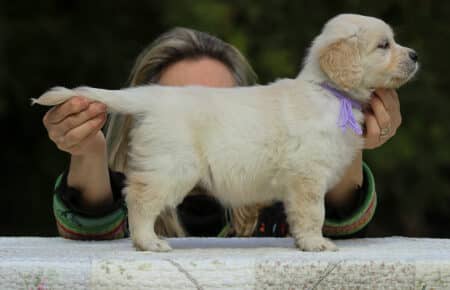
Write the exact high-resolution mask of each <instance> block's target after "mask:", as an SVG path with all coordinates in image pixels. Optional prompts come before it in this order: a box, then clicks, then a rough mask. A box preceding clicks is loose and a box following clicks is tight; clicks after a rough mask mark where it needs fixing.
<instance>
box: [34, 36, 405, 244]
mask: <svg viewBox="0 0 450 290" xmlns="http://www.w3.org/2000/svg"><path fill="white" fill-rule="evenodd" d="M148 83H158V84H160V85H170V86H185V85H204V86H212V87H232V86H250V85H253V84H255V83H256V75H255V73H254V72H253V70H252V68H251V67H250V65H249V64H248V62H247V61H246V59H245V58H244V57H243V56H242V55H241V54H240V53H239V51H238V50H237V49H236V48H234V47H233V46H231V45H229V44H227V43H225V42H223V41H222V40H220V39H218V38H216V37H214V36H211V35H209V34H207V33H204V32H199V31H195V30H191V29H185V28H176V29H173V30H171V31H169V32H166V33H164V34H163V35H161V36H160V37H159V38H157V39H156V40H155V41H154V42H153V43H152V44H151V45H150V46H149V47H148V48H147V49H145V50H144V51H143V52H142V53H141V54H140V55H139V57H138V58H137V60H136V63H135V65H134V68H133V70H132V72H131V75H130V85H131V86H138V85H143V84H148ZM365 116H366V122H365V127H366V130H365V135H364V137H365V147H366V149H372V148H376V147H378V146H380V145H382V144H383V143H385V142H386V141H387V140H388V139H390V138H391V137H392V136H393V135H394V134H395V131H396V129H397V128H398V127H399V125H400V122H401V115H400V107H399V102H398V96H397V94H396V92H395V91H393V90H378V91H376V93H375V96H374V97H373V98H372V101H371V103H370V108H369V109H368V110H367V111H366V112H365ZM106 119H107V118H106V107H105V105H104V104H101V103H98V102H92V101H89V100H87V99H86V98H83V97H74V98H71V99H70V100H68V101H66V102H65V103H63V104H61V105H59V106H56V107H53V108H52V109H50V110H49V111H48V112H47V113H46V114H45V116H44V118H43V123H44V125H45V127H46V128H47V130H48V134H49V137H50V139H51V140H52V141H53V142H54V143H55V144H56V145H57V147H58V148H59V149H60V150H62V151H65V152H68V153H69V154H70V155H71V159H70V166H69V169H68V170H67V171H65V172H64V173H63V174H62V175H60V176H59V177H58V179H57V182H56V185H55V194H54V196H53V209H54V215H55V218H56V223H57V229H58V232H59V234H60V235H61V236H63V237H65V238H70V239H94V240H95V239H98V240H100V239H114V238H122V237H126V236H128V235H129V232H128V229H127V210H126V204H125V202H124V197H123V196H122V193H121V189H122V188H123V187H124V182H125V176H124V175H123V174H122V173H121V172H124V170H125V168H126V166H127V149H128V135H129V132H130V128H131V127H132V126H131V124H132V122H133V119H132V117H131V116H128V115H118V114H111V115H110V116H109V121H108V125H107V130H106V137H105V135H104V133H103V132H102V130H101V129H102V127H103V126H104V125H105V123H106ZM375 207H376V193H375V188H374V180H373V176H372V174H371V172H370V169H369V167H368V166H367V165H366V164H364V163H363V162H362V152H359V153H358V157H357V158H356V159H355V160H354V161H353V163H352V164H351V165H350V166H349V168H348V169H347V171H346V172H345V173H344V175H343V178H342V180H341V181H340V182H339V183H338V184H337V185H336V186H335V188H333V189H332V190H330V191H329V192H328V193H327V194H326V221H325V225H324V227H323V233H324V235H326V236H329V237H344V236H351V235H355V233H357V232H359V233H362V231H361V230H362V229H363V228H364V227H365V226H366V225H367V224H368V223H369V222H370V220H371V218H372V216H373V214H374V211H375ZM155 231H156V233H157V234H159V235H162V236H166V237H175V236H177V237H179V236H221V237H225V236H277V237H283V236H287V235H289V228H288V225H287V223H286V216H285V214H284V208H283V204H282V203H281V202H276V203H274V204H255V205H251V206H245V207H241V208H224V207H223V206H222V205H221V204H220V203H219V202H218V201H217V200H215V199H214V198H213V197H212V196H211V195H208V193H207V192H205V190H204V189H202V188H200V187H196V188H194V189H193V190H192V192H191V193H190V194H189V195H188V196H187V197H186V198H185V199H184V200H183V202H182V203H181V204H180V205H179V206H178V207H177V208H176V209H167V210H166V211H164V212H163V213H162V214H161V215H160V216H159V217H158V219H157V221H156V224H155Z"/></svg>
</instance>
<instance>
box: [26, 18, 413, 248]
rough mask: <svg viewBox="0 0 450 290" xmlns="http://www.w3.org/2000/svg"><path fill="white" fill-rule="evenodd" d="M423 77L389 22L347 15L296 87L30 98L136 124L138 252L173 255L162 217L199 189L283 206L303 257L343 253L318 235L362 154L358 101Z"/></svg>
mask: <svg viewBox="0 0 450 290" xmlns="http://www.w3.org/2000/svg"><path fill="white" fill-rule="evenodd" d="M417 69H418V63H417V55H416V54H415V52H414V51H413V50H411V49H409V48H406V47H403V46H400V45H399V44H397V43H396V42H395V41H394V38H393V33H392V30H391V28H390V27H389V26H388V25H387V24H386V23H384V22H383V21H381V20H379V19H376V18H372V17H366V16H361V15H351V14H344V15H339V16H336V17H335V18H333V19H331V20H330V21H329V22H328V23H327V24H326V25H325V27H324V29H323V31H322V33H321V34H320V35H319V36H318V37H317V38H316V39H315V40H314V42H313V44H312V46H311V49H310V51H309V54H308V56H307V57H306V60H305V63H304V67H303V70H302V71H301V73H300V74H299V75H298V77H296V78H295V79H281V80H278V81H276V82H274V83H271V84H268V85H260V86H252V87H234V88H209V87H199V86H190V87H165V86H159V85H148V86H141V87H134V88H126V89H122V90H103V89H96V88H90V87H80V88H76V89H73V90H69V89H65V88H60V87H58V88H54V89H52V90H50V91H48V92H46V93H45V94H43V95H42V96H41V97H39V98H38V99H35V100H33V102H35V103H38V104H42V105H57V104H60V103H62V102H64V101H66V100H67V99H69V98H70V97H73V96H80V95H81V96H85V97H87V98H89V99H92V100H97V101H100V102H103V103H105V104H106V105H107V106H108V108H109V110H111V111H114V112H120V113H124V114H133V115H134V116H135V122H134V127H133V130H132V132H131V136H130V144H129V145H130V150H129V162H128V164H129V165H128V168H127V171H126V175H127V186H126V188H125V189H124V194H126V202H127V205H128V210H129V223H130V231H131V237H132V240H133V243H134V245H135V246H136V248H137V249H139V250H151V251H168V250H170V246H169V245H168V243H167V242H166V241H164V240H162V239H160V238H158V237H157V235H156V234H155V232H154V230H153V227H154V222H155V219H156V217H157V216H158V215H159V214H160V212H161V211H162V210H163V209H164V208H165V207H175V206H176V205H178V204H179V203H180V202H181V201H182V200H183V198H184V197H185V196H186V195H187V194H188V193H189V192H190V191H191V189H192V188H193V187H194V186H196V185H201V186H202V187H204V188H205V189H207V190H208V191H209V192H210V193H211V194H213V195H214V196H215V197H216V198H218V199H219V200H220V201H222V202H223V203H224V204H226V205H229V206H242V205H245V204H252V203H256V202H268V201H273V200H281V201H283V202H284V204H285V208H286V214H287V217H288V223H289V226H290V229H291V234H292V236H293V237H294V239H295V241H296V244H297V246H298V247H299V248H300V249H301V250H306V251H323V250H336V249H337V248H336V246H335V245H334V244H333V243H332V242H331V241H330V240H328V239H325V238H324V237H323V236H322V226H323V222H324V216H325V213H324V195H325V193H326V192H327V190H329V189H330V188H331V187H333V186H334V185H335V184H336V183H337V182H338V181H339V179H340V178H341V176H342V174H343V172H344V171H345V169H346V167H347V166H348V165H349V164H350V163H351V161H352V159H353V158H354V156H355V154H356V152H357V151H358V150H361V148H362V147H363V138H362V136H361V134H362V130H361V124H362V122H363V114H362V113H361V105H363V104H365V103H367V102H369V99H370V96H371V93H372V92H373V91H374V89H375V88H398V87H399V86H400V85H402V84H403V83H405V82H406V81H408V80H409V79H410V78H411V77H412V76H413V75H414V74H415V72H416V71H417Z"/></svg>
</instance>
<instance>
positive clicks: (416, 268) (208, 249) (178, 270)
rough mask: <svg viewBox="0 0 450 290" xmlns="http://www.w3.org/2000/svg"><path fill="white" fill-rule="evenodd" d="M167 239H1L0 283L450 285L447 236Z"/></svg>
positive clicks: (329, 286)
mask: <svg viewBox="0 0 450 290" xmlns="http://www.w3.org/2000/svg"><path fill="white" fill-rule="evenodd" d="M169 242H170V244H171V246H172V247H174V251H172V252H169V253H150V252H137V251H135V250H134V248H133V247H132V244H131V241H130V239H122V240H115V241H95V242H82V241H71V240H64V239H61V238H25V237H20V238H12V237H3V238H0V289H24V288H26V289H30V288H31V289H37V288H38V287H41V289H47V288H50V289H63V288H64V289H178V290H179V289H389V288H390V289H432V288H433V289H450V240H445V239H414V238H403V237H392V238H376V239H354V240H342V241H337V245H338V247H339V249H340V250H339V251H338V252H324V253H307V252H301V251H298V250H297V249H295V248H294V246H293V240H292V239H289V238H249V239H239V238H231V239H230V238H227V239H217V238H183V239H169ZM45 287H46V288H45Z"/></svg>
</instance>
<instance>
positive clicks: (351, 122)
mask: <svg viewBox="0 0 450 290" xmlns="http://www.w3.org/2000/svg"><path fill="white" fill-rule="evenodd" d="M320 86H321V87H322V88H324V89H326V90H327V91H329V92H330V93H332V94H333V95H334V96H336V97H337V98H338V99H339V101H340V102H341V109H340V112H339V121H338V125H339V127H340V128H341V129H342V131H343V132H345V130H346V129H347V127H349V128H350V129H352V130H353V131H354V132H355V133H356V134H358V135H362V134H363V132H362V129H361V125H359V124H358V122H357V121H356V119H355V116H354V115H353V111H352V108H355V109H358V110H361V104H359V103H358V102H356V101H355V100H352V99H350V98H349V97H348V96H347V95H345V93H343V92H341V91H339V90H337V89H335V88H333V87H332V86H330V85H329V84H327V83H325V82H323V83H321V84H320Z"/></svg>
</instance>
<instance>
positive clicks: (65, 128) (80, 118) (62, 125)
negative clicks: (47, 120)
mask: <svg viewBox="0 0 450 290" xmlns="http://www.w3.org/2000/svg"><path fill="white" fill-rule="evenodd" d="M105 112H106V106H105V105H104V104H102V103H98V102H93V103H91V104H89V105H88V107H87V108H86V109H84V110H82V111H81V112H79V113H76V114H72V115H69V116H68V117H66V118H65V119H63V120H62V121H60V122H59V123H56V124H49V125H47V129H48V131H49V135H50V136H51V137H50V138H51V139H52V140H53V139H56V138H58V137H61V136H64V135H65V134H67V132H69V131H70V130H72V129H74V128H76V127H78V126H80V125H82V124H83V123H85V122H87V121H88V120H90V119H92V118H94V117H96V116H98V115H99V114H102V113H105Z"/></svg>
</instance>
